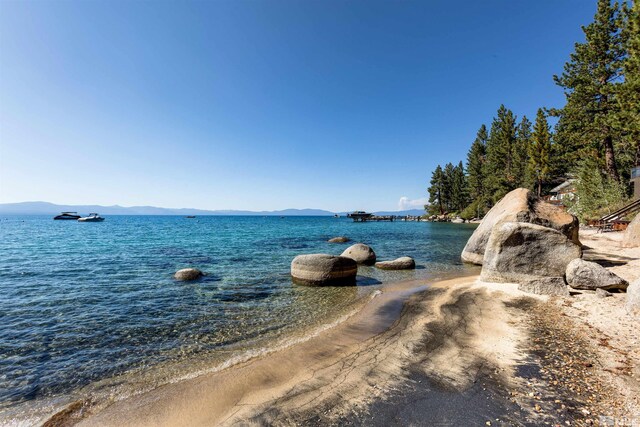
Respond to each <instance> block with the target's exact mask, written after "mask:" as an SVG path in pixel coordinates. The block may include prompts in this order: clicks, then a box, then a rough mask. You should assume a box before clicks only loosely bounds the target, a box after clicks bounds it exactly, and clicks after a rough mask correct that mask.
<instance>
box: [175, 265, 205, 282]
mask: <svg viewBox="0 0 640 427" xmlns="http://www.w3.org/2000/svg"><path fill="white" fill-rule="evenodd" d="M173 277H174V279H176V280H179V281H181V282H188V281H191V280H197V279H199V278H201V277H202V271H200V270H198V269H197V268H183V269H182V270H178V271H176V274H174V275H173Z"/></svg>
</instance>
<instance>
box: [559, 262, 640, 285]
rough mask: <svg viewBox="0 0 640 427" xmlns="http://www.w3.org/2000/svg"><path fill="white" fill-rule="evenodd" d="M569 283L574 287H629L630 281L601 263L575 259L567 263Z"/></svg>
mask: <svg viewBox="0 0 640 427" xmlns="http://www.w3.org/2000/svg"><path fill="white" fill-rule="evenodd" d="M567 283H568V284H569V286H571V287H572V288H574V289H584V290H588V291H595V290H596V289H598V288H600V289H605V290H610V289H622V290H624V289H627V287H628V286H629V282H627V281H626V280H624V279H623V278H621V277H619V276H617V275H615V274H614V273H612V272H610V271H609V270H607V269H606V268H604V267H603V266H601V265H600V264H596V263H595V262H591V261H585V260H583V259H575V260H573V261H571V262H570V263H569V265H567Z"/></svg>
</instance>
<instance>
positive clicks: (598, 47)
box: [554, 0, 624, 180]
mask: <svg viewBox="0 0 640 427" xmlns="http://www.w3.org/2000/svg"><path fill="white" fill-rule="evenodd" d="M620 24H621V21H620V7H619V6H618V3H613V4H612V3H611V2H610V0H598V8H597V12H596V14H595V17H594V21H593V22H592V23H591V24H589V25H587V26H585V27H583V28H582V29H583V31H584V34H585V38H586V40H585V42H584V43H576V45H575V51H574V52H573V53H572V54H571V57H570V60H569V62H567V63H566V64H565V66H564V72H563V73H562V75H560V76H554V80H555V82H556V84H558V85H559V86H561V87H562V88H564V92H565V96H566V99H567V103H566V105H565V106H564V107H563V108H562V109H560V110H554V114H556V115H558V116H559V117H560V120H559V122H558V127H557V137H558V139H559V141H560V142H561V144H562V146H561V148H562V152H561V153H560V154H561V155H562V156H563V160H564V161H565V162H568V164H576V162H577V161H578V159H580V158H581V157H584V156H585V153H586V152H588V151H592V150H593V149H595V150H596V152H597V153H598V154H599V155H600V157H601V158H602V159H603V162H604V166H605V170H606V171H607V174H608V175H609V176H610V177H611V178H613V179H615V180H619V179H620V175H619V172H618V165H617V163H616V153H615V150H614V145H615V143H616V138H617V135H616V129H615V117H616V113H617V112H618V110H619V105H618V103H617V102H616V100H615V92H616V86H617V85H618V84H619V82H620V80H621V74H622V64H623V59H624V49H623V45H622V36H621V31H620Z"/></svg>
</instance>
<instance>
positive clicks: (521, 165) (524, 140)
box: [513, 116, 533, 188]
mask: <svg viewBox="0 0 640 427" xmlns="http://www.w3.org/2000/svg"><path fill="white" fill-rule="evenodd" d="M530 145H531V122H530V121H529V119H527V116H522V120H521V121H520V124H519V125H518V130H517V134H516V143H515V145H514V150H513V170H514V173H515V181H514V186H515V187H516V188H518V187H524V188H531V187H532V185H533V182H532V181H533V179H532V178H531V176H530V175H529V174H527V163H528V162H529V147H530Z"/></svg>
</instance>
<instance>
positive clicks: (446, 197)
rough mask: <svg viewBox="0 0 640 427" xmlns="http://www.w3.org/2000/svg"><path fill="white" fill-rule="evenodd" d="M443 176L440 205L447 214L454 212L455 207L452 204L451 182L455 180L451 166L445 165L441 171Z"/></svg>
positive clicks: (449, 164)
mask: <svg viewBox="0 0 640 427" xmlns="http://www.w3.org/2000/svg"><path fill="white" fill-rule="evenodd" d="M443 175H444V191H443V193H442V199H443V200H442V203H443V205H444V206H445V209H446V211H447V212H451V211H453V210H455V206H454V204H453V201H454V198H455V196H454V194H453V181H454V179H455V171H454V167H453V164H451V163H447V164H446V165H445V167H444V171H443Z"/></svg>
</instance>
